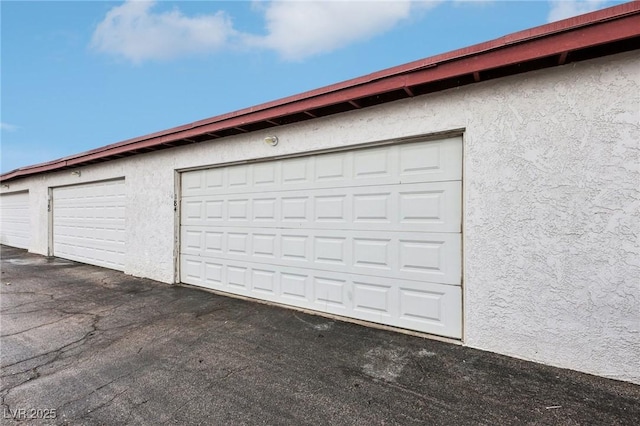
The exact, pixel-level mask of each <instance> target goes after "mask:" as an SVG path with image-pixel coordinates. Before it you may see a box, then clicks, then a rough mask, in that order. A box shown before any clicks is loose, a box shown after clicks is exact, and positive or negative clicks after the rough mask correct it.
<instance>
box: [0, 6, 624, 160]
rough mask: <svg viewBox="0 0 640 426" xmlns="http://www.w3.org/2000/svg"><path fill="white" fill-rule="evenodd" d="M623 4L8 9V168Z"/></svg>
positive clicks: (0, 9) (0, 10)
mask: <svg viewBox="0 0 640 426" xmlns="http://www.w3.org/2000/svg"><path fill="white" fill-rule="evenodd" d="M618 3H622V2H608V1H602V0H580V1H574V0H561V1H543V0H539V1H413V2H411V1H403V0H395V1H387V2H383V1H374V2H364V1H350V2H346V1H324V2H319V3H318V2H310V1H288V2H280V1H251V2H249V1H246V2H240V1H235V2H217V1H209V2H206V1H156V2H139V1H135V2H132V1H127V2H98V1H95V2H94V1H67V2H64V1H39V2H34V1H1V2H0V16H1V18H0V19H1V25H2V27H1V36H2V37H1V49H2V50H1V54H0V59H1V61H0V76H1V82H0V88H1V95H0V96H1V98H0V100H1V113H0V114H1V115H0V119H1V123H2V124H1V137H2V139H1V140H2V145H1V148H0V155H1V162H0V163H1V171H2V172H3V173H4V172H8V171H10V170H13V169H15V168H17V167H21V166H26V165H31V164H36V163H40V162H43V161H49V160H54V159H56V158H59V157H63V156H66V155H70V154H75V153H78V152H82V151H86V150H89V149H92V148H96V147H100V146H103V145H106V144H110V143H114V142H119V141H122V140H125V139H128V138H132V137H136V136H142V135H145V134H147V133H151V132H155V131H158V130H163V129H167V128H170V127H173V126H177V125H181V124H186V123H189V122H192V121H196V120H199V119H203V118H207V117H211V116H214V115H218V114H223V113H226V112H230V111H234V110H237V109H240V108H245V107H249V106H252V105H256V104H258V103H262V102H266V101H270V100H274V99H278V98H282V97H285V96H288V95H292V94H296V93H300V92H303V91H306V90H311V89H315V88H318V87H322V86H325V85H328V84H332V83H336V82H339V81H343V80H346V79H349V78H353V77H358V76H361V75H364V74H368V73H370V72H374V71H378V70H381V69H384V68H388V67H392V66H395V65H400V64H403V63H406V62H409V61H413V60H416V59H421V58H425V57H428V56H432V55H435V54H438V53H443V52H447V51H450V50H453V49H456V48H460V47H465V46H469V45H471V44H475V43H480V42H483V41H487V40H490V39H493V38H496V37H499V36H502V35H505V34H508V33H511V32H514V31H518V30H522V29H526V28H530V27H533V26H537V25H542V24H545V23H547V22H550V21H554V20H558V19H562V18H565V17H569V16H573V15H577V14H580V13H585V12H588V11H591V10H595V9H601V8H604V7H608V6H612V5H615V4H618Z"/></svg>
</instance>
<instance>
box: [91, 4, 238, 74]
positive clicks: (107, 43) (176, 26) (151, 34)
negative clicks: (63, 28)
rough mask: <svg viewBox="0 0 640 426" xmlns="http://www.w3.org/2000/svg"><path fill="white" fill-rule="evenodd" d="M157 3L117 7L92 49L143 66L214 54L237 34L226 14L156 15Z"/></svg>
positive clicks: (99, 30) (95, 37) (101, 26)
mask: <svg viewBox="0 0 640 426" xmlns="http://www.w3.org/2000/svg"><path fill="white" fill-rule="evenodd" d="M155 4H156V2H155V1H133V0H128V1H126V2H125V3H124V4H122V5H120V6H117V7H114V8H113V9H111V10H110V11H109V12H107V15H106V16H105V18H104V20H103V21H102V22H100V24H98V26H97V28H96V29H95V31H94V33H93V38H92V40H91V46H92V47H93V48H94V49H96V50H98V51H101V52H105V53H110V54H114V55H119V56H123V57H125V58H126V59H129V60H130V61H132V62H135V63H140V62H142V61H145V60H150V59H151V60H153V59H155V60H157V59H171V58H174V57H178V56H181V55H185V54H190V53H198V52H210V51H214V50H217V49H219V48H221V47H223V46H224V45H225V44H226V43H227V41H228V39H229V38H230V37H232V36H233V35H234V34H235V31H234V30H233V26H232V24H231V20H230V19H229V18H228V17H227V16H226V14H225V13H224V12H217V13H215V14H212V15H202V16H196V17H187V16H184V15H183V14H182V13H181V12H180V11H179V10H178V9H173V10H172V11H169V12H162V13H154V12H153V11H152V9H153V7H154V6H155Z"/></svg>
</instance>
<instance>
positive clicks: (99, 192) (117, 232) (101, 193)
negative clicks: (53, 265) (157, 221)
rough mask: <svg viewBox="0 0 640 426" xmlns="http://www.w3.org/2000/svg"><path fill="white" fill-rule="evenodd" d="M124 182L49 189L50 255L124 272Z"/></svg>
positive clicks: (116, 181)
mask: <svg viewBox="0 0 640 426" xmlns="http://www.w3.org/2000/svg"><path fill="white" fill-rule="evenodd" d="M124 226H125V185H124V179H119V180H111V181H104V182H94V183H88V184H82V185H73V186H65V187H60V188H54V189H53V255H54V256H58V257H63V258H65V259H71V260H76V261H78V262H83V263H89V264H91V265H97V266H104V267H106V268H111V269H117V270H120V271H122V270H124V254H125V230H124Z"/></svg>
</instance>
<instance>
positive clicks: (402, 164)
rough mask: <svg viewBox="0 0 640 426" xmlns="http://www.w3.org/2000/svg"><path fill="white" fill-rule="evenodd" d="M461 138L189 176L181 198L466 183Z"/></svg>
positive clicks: (195, 172) (212, 170)
mask: <svg viewBox="0 0 640 426" xmlns="http://www.w3.org/2000/svg"><path fill="white" fill-rule="evenodd" d="M461 158H462V145H461V143H460V139H459V138H450V139H443V140H440V141H432V142H429V143H418V144H406V145H389V146H382V147H377V148H367V149H362V150H355V151H345V152H337V153H333V154H322V155H314V156H306V157H299V158H289V159H282V160H275V161H270V162H264V163H254V164H239V165H235V166H228V167H224V168H213V169H206V170H198V171H193V172H188V173H185V174H184V177H183V179H184V180H183V187H182V195H183V197H193V196H196V197H197V196H205V195H211V194H241V193H252V192H255V189H256V188H260V190H261V191H282V190H308V189H310V188H313V189H322V188H335V187H353V186H371V185H392V184H399V183H403V184H404V183H416V182H445V181H455V180H460V179H461V178H462V162H461V161H460V159H461Z"/></svg>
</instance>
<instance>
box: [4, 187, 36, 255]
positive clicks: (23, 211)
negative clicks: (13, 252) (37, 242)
mask: <svg viewBox="0 0 640 426" xmlns="http://www.w3.org/2000/svg"><path fill="white" fill-rule="evenodd" d="M29 240H30V232H29V192H27V191H24V192H16V193H13V194H3V195H2V197H0V243H2V244H6V245H8V246H12V247H18V248H26V249H28V248H29Z"/></svg>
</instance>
